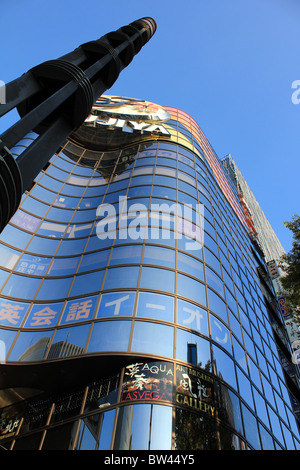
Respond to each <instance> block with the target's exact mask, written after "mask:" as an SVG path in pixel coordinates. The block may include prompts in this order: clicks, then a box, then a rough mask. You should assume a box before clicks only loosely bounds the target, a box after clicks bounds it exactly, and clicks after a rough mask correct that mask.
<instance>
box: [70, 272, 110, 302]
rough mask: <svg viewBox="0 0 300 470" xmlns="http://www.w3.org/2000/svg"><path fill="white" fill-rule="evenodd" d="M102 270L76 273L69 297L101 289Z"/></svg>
mask: <svg viewBox="0 0 300 470" xmlns="http://www.w3.org/2000/svg"><path fill="white" fill-rule="evenodd" d="M104 272H105V270H103V271H96V272H93V273H89V274H80V275H77V276H76V277H75V280H74V284H73V286H72V289H71V293H70V297H73V296H75V295H84V294H88V293H92V292H99V291H100V289H101V285H102V281H103V277H104Z"/></svg>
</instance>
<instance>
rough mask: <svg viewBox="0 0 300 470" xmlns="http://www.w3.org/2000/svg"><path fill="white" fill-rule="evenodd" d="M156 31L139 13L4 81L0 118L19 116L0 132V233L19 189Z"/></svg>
mask: <svg viewBox="0 0 300 470" xmlns="http://www.w3.org/2000/svg"><path fill="white" fill-rule="evenodd" d="M155 31H156V23H155V21H154V20H153V19H152V18H141V19H139V20H137V21H134V22H133V23H130V24H129V25H127V26H123V27H122V28H120V29H118V30H117V31H113V32H111V33H108V34H106V35H105V36H103V37H101V38H100V39H98V40H96V41H91V42H88V43H85V44H82V45H81V46H79V47H78V48H77V49H75V50H74V51H73V52H71V53H69V54H66V55H64V56H62V57H60V58H58V59H56V60H49V61H47V62H44V63H42V64H40V65H38V66H36V67H34V68H33V69H31V70H29V71H28V72H27V73H25V74H24V75H22V76H21V77H19V78H17V79H16V80H13V81H12V82H10V83H8V84H6V89H5V91H6V103H5V104H1V105H0V117H1V116H3V115H5V114H6V113H7V112H9V111H11V110H12V109H13V108H16V109H17V110H18V113H19V115H20V117H21V119H20V120H19V121H18V122H16V123H15V124H14V125H13V126H11V127H10V128H9V129H8V130H7V131H5V132H4V133H3V134H2V135H1V136H0V232H1V231H2V230H3V228H4V227H5V226H6V224H7V223H8V222H9V220H10V218H11V217H12V216H13V214H14V213H15V211H16V210H17V208H18V206H19V204H20V200H21V197H22V194H23V192H24V191H26V189H29V188H30V186H31V185H32V182H33V181H34V178H35V177H36V176H37V175H38V173H39V172H40V171H41V169H42V168H43V167H44V166H45V165H46V163H47V162H48V161H49V159H50V158H51V157H52V155H53V154H54V153H55V152H56V151H57V150H58V149H59V147H60V146H61V145H62V144H63V143H64V141H65V140H66V139H67V137H68V136H69V135H70V133H71V132H73V131H74V130H75V129H78V127H80V126H81V124H82V123H83V121H84V120H85V118H86V117H87V116H88V114H89V113H90V110H91V108H92V105H93V104H94V103H95V101H96V100H97V99H98V98H99V96H101V95H102V93H104V92H105V91H106V90H108V89H109V88H110V87H111V86H112V85H113V83H114V82H115V81H116V79H117V78H118V76H119V73H120V72H121V70H123V69H124V68H125V67H127V65H129V63H130V62H131V61H132V59H133V57H134V56H135V55H136V54H137V53H138V52H139V51H140V50H141V48H142V47H143V46H144V45H145V44H146V43H147V42H148V41H149V39H150V38H151V37H152V36H153V34H154V33H155ZM30 131H34V132H36V133H37V134H38V137H37V138H36V139H35V140H34V141H33V143H32V144H31V145H30V146H28V147H27V148H26V149H25V150H24V152H23V153H21V154H20V155H19V156H18V157H17V158H16V159H15V158H14V157H13V155H12V153H11V151H10V149H12V148H13V147H14V146H15V145H16V144H17V143H18V142H19V141H20V140H21V139H22V138H23V137H25V136H26V135H27V134H28V133H29V132H30Z"/></svg>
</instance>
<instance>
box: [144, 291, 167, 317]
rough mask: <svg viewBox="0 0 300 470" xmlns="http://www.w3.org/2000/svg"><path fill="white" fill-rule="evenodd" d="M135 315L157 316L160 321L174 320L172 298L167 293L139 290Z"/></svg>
mask: <svg viewBox="0 0 300 470" xmlns="http://www.w3.org/2000/svg"><path fill="white" fill-rule="evenodd" d="M137 315H138V316H139V317H145V318H157V319H161V320H162V321H170V322H173V321H174V299H173V297H169V296H167V295H161V294H152V293H148V292H140V293H139V300H138V306H137Z"/></svg>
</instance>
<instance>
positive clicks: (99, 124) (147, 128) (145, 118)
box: [84, 96, 171, 137]
mask: <svg viewBox="0 0 300 470" xmlns="http://www.w3.org/2000/svg"><path fill="white" fill-rule="evenodd" d="M168 119H170V114H169V113H168V111H166V110H165V109H164V108H163V107H162V106H159V105H157V104H154V103H150V102H149V101H143V100H137V99H134V98H125V97H122V96H103V97H101V98H100V99H99V100H98V101H97V102H96V104H95V105H94V106H93V108H92V111H91V114H90V115H89V116H88V117H87V118H86V120H85V122H84V126H85V127H96V128H103V129H106V130H119V131H122V132H125V133H127V134H140V135H160V136H165V137H170V136H171V134H170V132H169V131H168V130H167V129H166V127H165V126H164V125H163V122H165V121H167V120H168Z"/></svg>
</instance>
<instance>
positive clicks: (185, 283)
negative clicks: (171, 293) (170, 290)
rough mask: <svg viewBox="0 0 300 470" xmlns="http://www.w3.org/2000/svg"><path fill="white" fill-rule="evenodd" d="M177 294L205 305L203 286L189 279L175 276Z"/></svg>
mask: <svg viewBox="0 0 300 470" xmlns="http://www.w3.org/2000/svg"><path fill="white" fill-rule="evenodd" d="M177 294H178V295H182V296H183V297H187V298H189V299H190V300H193V301H195V302H198V303H199V304H202V305H206V294H205V286H204V285H203V284H201V283H200V282H198V281H196V280H195V279H192V278H191V277H188V276H184V275H183V274H180V273H178V274H177Z"/></svg>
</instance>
